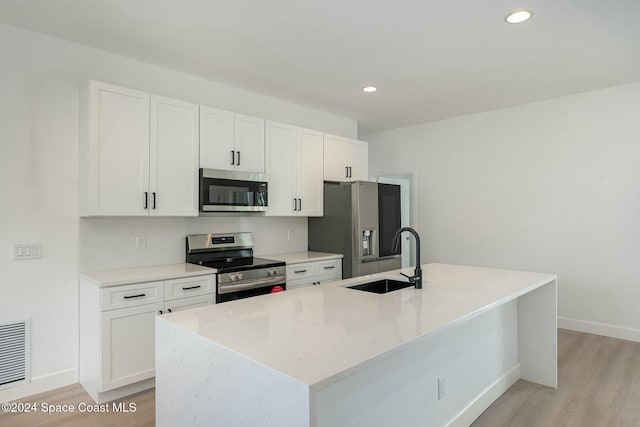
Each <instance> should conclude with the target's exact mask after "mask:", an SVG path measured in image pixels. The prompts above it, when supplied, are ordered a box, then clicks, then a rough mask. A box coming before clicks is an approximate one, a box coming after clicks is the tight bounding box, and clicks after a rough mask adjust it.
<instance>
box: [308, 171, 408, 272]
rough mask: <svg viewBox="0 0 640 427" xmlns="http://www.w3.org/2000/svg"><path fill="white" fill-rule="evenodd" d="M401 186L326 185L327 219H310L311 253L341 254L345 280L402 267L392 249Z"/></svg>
mask: <svg viewBox="0 0 640 427" xmlns="http://www.w3.org/2000/svg"><path fill="white" fill-rule="evenodd" d="M400 222H401V216H400V186H399V185H393V184H379V183H375V182H368V181H355V182H344V183H331V182H326V183H325V184H324V216H323V217H320V218H309V250H310V251H318V252H332V253H341V254H343V255H344V258H343V262H342V275H343V278H345V279H348V278H350V277H357V276H363V275H365V274H373V273H379V272H382V271H388V270H395V269H398V268H401V266H402V260H401V255H400V252H393V251H392V250H391V247H392V245H391V243H392V240H393V234H394V233H395V232H396V230H397V229H399V228H400Z"/></svg>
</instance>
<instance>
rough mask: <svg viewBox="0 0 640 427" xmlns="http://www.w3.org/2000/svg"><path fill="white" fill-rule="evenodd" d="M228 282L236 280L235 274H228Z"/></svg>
mask: <svg viewBox="0 0 640 427" xmlns="http://www.w3.org/2000/svg"><path fill="white" fill-rule="evenodd" d="M229 280H231V281H234V280H238V276H237V275H236V274H235V273H229Z"/></svg>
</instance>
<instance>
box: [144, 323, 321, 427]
mask: <svg viewBox="0 0 640 427" xmlns="http://www.w3.org/2000/svg"><path fill="white" fill-rule="evenodd" d="M156 425H157V426H159V427H163V426H167V427H169V426H171V427H173V426H181V427H182V426H216V427H240V426H246V427H253V426H256V427H257V426H260V427H307V426H309V387H308V386H307V385H306V384H303V383H301V382H299V381H296V380H294V379H292V378H289V377H287V376H285V375H283V374H281V373H278V372H276V371H274V370H272V369H270V368H267V367H265V366H263V365H260V364H258V363H256V362H254V361H252V360H250V359H247V358H245V357H243V356H241V355H239V354H237V353H234V352H232V351H230V350H228V349H226V348H224V347H222V346H220V345H218V344H216V343H213V342H211V341H209V340H206V339H204V338H202V337H200V336H198V335H195V334H193V333H191V332H189V331H187V330H185V329H183V328H181V327H179V326H177V325H175V324H173V323H171V322H170V321H168V320H166V319H163V318H161V317H158V319H157V320H156Z"/></svg>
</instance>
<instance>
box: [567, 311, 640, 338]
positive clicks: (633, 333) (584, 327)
mask: <svg viewBox="0 0 640 427" xmlns="http://www.w3.org/2000/svg"><path fill="white" fill-rule="evenodd" d="M558 328H561V329H569V330H572V331H578V332H584V333H587V334H594V335H602V336H605V337H610V338H618V339H621V340H627V341H635V342H640V329H635V328H628V327H626V326H618V325H610V324H607V323H599V322H590V321H588V320H579V319H571V318H569V317H558Z"/></svg>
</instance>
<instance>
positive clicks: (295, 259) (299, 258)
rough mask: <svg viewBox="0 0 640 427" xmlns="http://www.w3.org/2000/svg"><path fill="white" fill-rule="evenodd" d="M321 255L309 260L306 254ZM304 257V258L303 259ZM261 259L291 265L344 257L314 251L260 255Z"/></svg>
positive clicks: (342, 256)
mask: <svg viewBox="0 0 640 427" xmlns="http://www.w3.org/2000/svg"><path fill="white" fill-rule="evenodd" d="M310 253H313V254H322V255H318V256H314V257H313V258H309V257H308V254H310ZM305 256H306V258H305ZM260 257H261V258H267V259H272V260H275V261H282V262H285V263H287V265H293V264H303V263H306V262H319V261H329V260H332V259H342V258H344V255H342V254H332V253H326V252H315V251H307V252H292V253H286V254H269V255H260Z"/></svg>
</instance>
